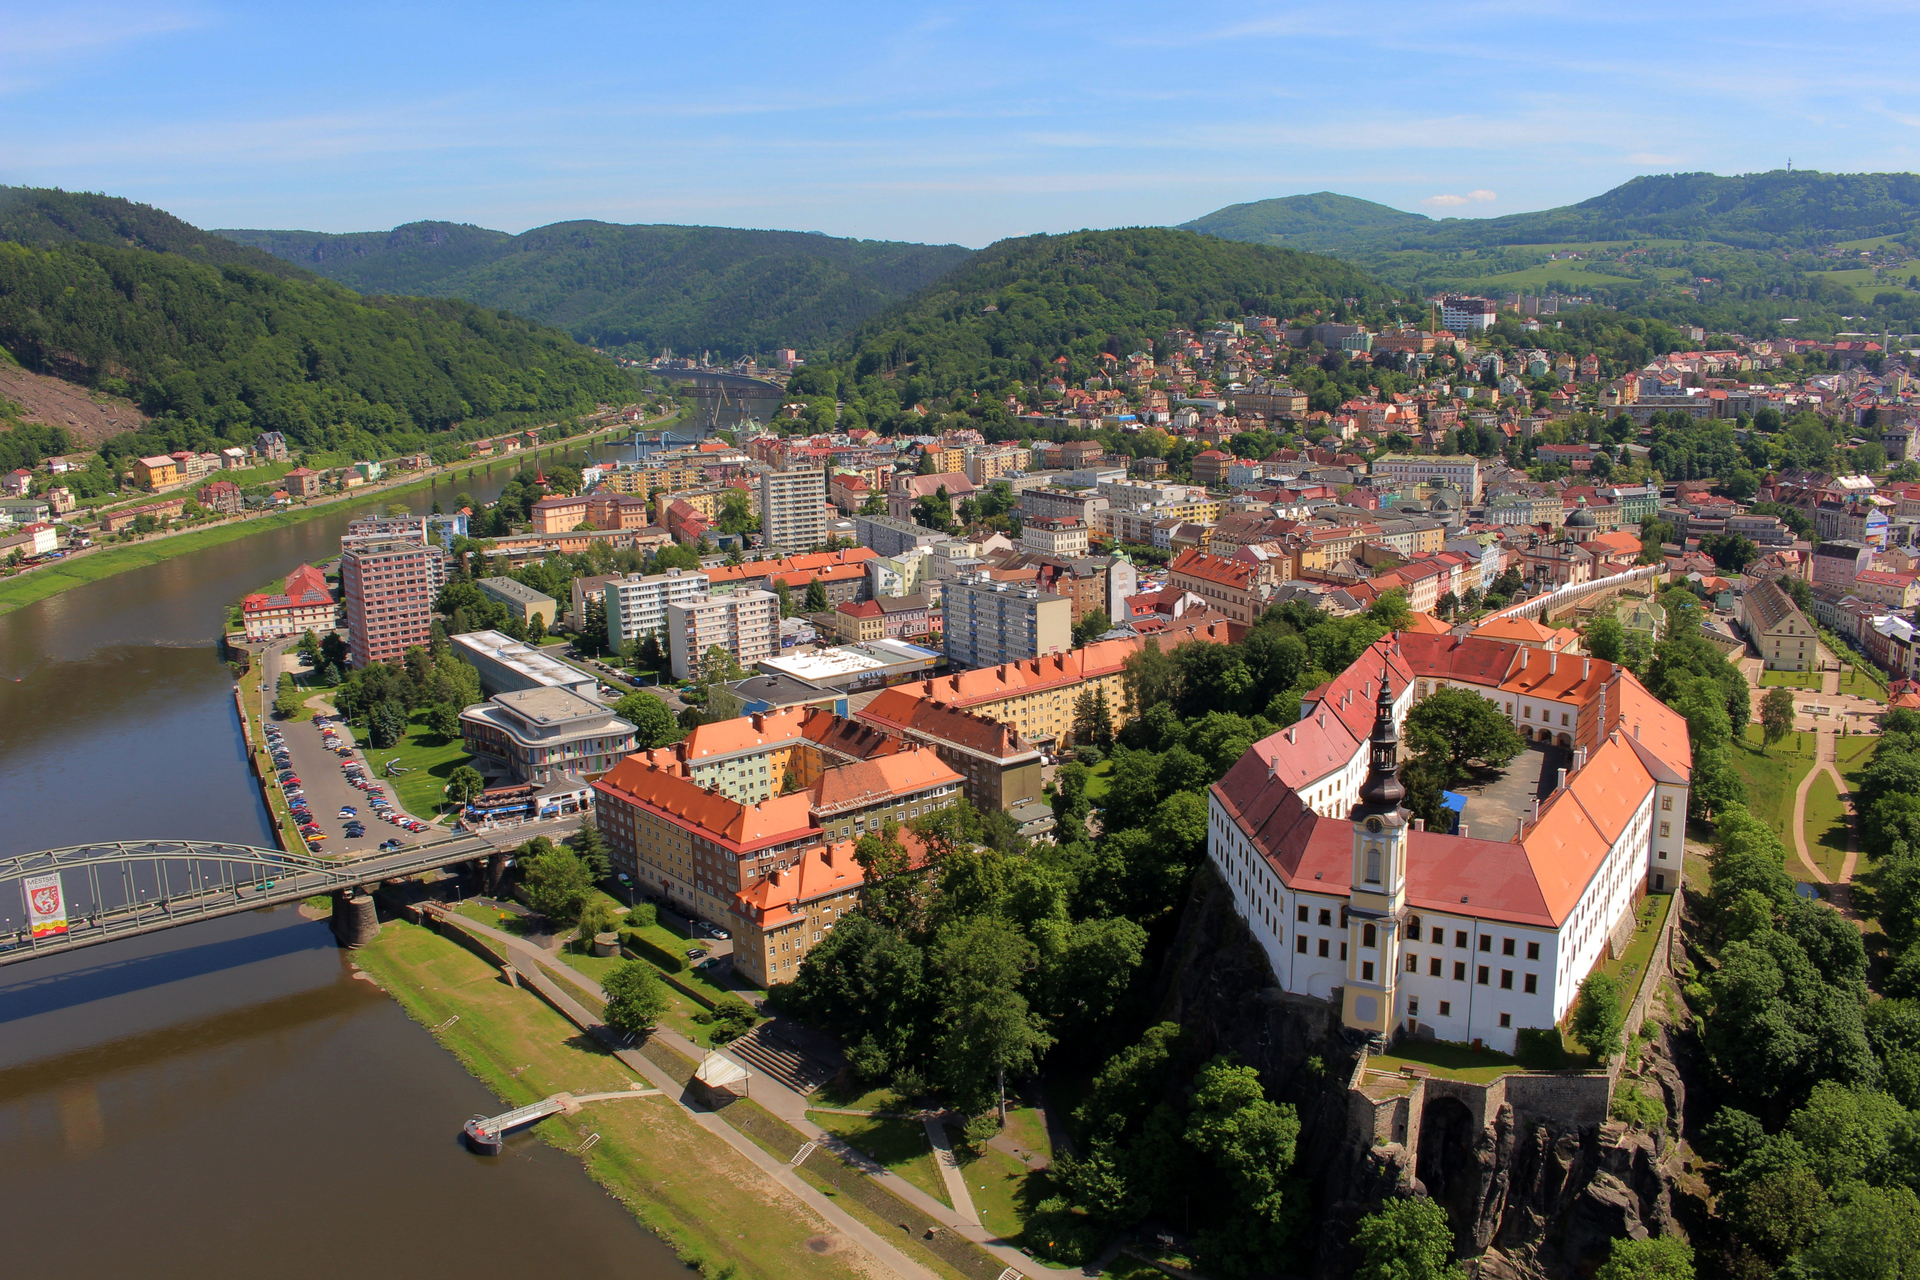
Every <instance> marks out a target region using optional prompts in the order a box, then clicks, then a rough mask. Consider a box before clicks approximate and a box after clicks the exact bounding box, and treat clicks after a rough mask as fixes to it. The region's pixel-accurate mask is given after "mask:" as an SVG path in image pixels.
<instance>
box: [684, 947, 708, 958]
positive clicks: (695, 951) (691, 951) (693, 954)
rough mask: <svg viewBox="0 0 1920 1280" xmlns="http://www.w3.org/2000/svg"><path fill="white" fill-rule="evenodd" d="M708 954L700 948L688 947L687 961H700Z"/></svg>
mask: <svg viewBox="0 0 1920 1280" xmlns="http://www.w3.org/2000/svg"><path fill="white" fill-rule="evenodd" d="M706 954H707V953H706V952H704V951H702V950H701V949H700V948H699V947H688V948H687V959H689V960H698V959H700V957H702V956H704V955H706Z"/></svg>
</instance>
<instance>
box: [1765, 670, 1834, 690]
mask: <svg viewBox="0 0 1920 1280" xmlns="http://www.w3.org/2000/svg"><path fill="white" fill-rule="evenodd" d="M1774 685H1785V686H1786V687H1787V688H1789V689H1818V688H1819V687H1820V673H1819V672H1818V671H1762V672H1761V673H1760V687H1761V688H1763V689H1766V688H1771V687H1772V686H1774Z"/></svg>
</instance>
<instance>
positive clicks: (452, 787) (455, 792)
mask: <svg viewBox="0 0 1920 1280" xmlns="http://www.w3.org/2000/svg"><path fill="white" fill-rule="evenodd" d="M486 787H487V780H486V778H485V777H483V776H482V775H481V773H480V771H479V770H478V769H476V768H474V767H473V766H472V765H470V764H463V765H461V766H460V767H459V768H457V769H455V770H454V771H453V772H452V773H451V774H450V775H448V777H447V796H448V798H449V799H451V800H452V801H453V802H454V803H455V804H465V803H467V801H469V800H471V799H473V798H474V797H475V796H477V795H479V794H480V793H481V792H482V791H484V790H486Z"/></svg>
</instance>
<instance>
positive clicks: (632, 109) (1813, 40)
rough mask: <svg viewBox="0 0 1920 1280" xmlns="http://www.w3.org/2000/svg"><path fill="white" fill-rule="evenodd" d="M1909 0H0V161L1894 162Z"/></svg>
mask: <svg viewBox="0 0 1920 1280" xmlns="http://www.w3.org/2000/svg"><path fill="white" fill-rule="evenodd" d="M1912 12H1913V11H1912V6H1911V4H1899V5H1896V4H1890V3H1879V2H1877V0H1865V2H1863V3H1854V4H1850V5H1847V6H1835V7H1834V8H1833V9H1830V10H1829V9H1825V8H1824V7H1823V6H1807V5H1791V6H1789V5H1785V4H1778V3H1774V2H1773V0H1758V2H1755V3H1742V4H1730V3H1699V4H1684V5H1663V6H1650V5H1642V4H1636V3H1631V2H1626V3H1614V4H1605V5H1600V4H1565V3H1562V4H1555V3H1553V2H1552V0H1529V2H1528V3H1524V4H1521V3H1473V2H1471V0H1469V2H1467V3H1463V4H1456V5H1451V6H1434V5H1431V4H1401V3H1397V2H1396V0H1384V2H1376V3H1372V4H1366V5H1339V4H1328V3H1316V4H1260V3H1250V4H1240V5H1232V4H1228V5H1220V4H1205V5H1196V4H1186V5H1182V4H1159V5H1150V4H1137V3H1106V4H1098V5H1095V4H1078V3H1074V4H1047V3H1038V4H1032V3H1029V4H998V3H994V4H932V5H925V4H914V3H887V4H877V3H841V4H817V5H808V4H784V5H764V4H740V3H734V4H725V5H713V4H707V5H701V4H678V5H672V6H667V5H660V4H655V3H644V2H643V3H629V4H626V5H620V6H611V5H552V4H549V5H533V6H528V5H519V6H513V7H506V6H494V5H488V4H467V5H443V4H405V3H390V4H381V5H365V4H341V5H331V6H315V5H300V6H293V5H282V4H275V3H267V2H262V3H250V4H245V5H241V4H234V3H221V2H217V0H207V2H202V0H144V2H143V3H142V4H140V5H137V6H136V5H131V4H113V3H106V4H100V3H94V0H73V2H72V3H62V4H59V5H48V4H46V3H44V0H40V2H39V3H17V2H16V0H0V181H4V182H7V183H16V184H17V183H25V184H31V185H57V186H63V187H66V188H69V189H74V190H97V191H106V192H109V193H112V194H116V195H125V196H129V197H132V198H135V199H139V200H144V201H147V202H150V203H152V204H156V205H159V206H161V207H162V208H165V209H168V210H170V211H172V212H174V213H177V214H179V215H180V216H182V217H184V218H186V219H188V220H189V221H191V222H194V223H197V224H199V225H201V226H207V227H218V226H242V227H277V228H303V229H308V230H320V231H360V230H373V229H385V228H387V227H391V226H394V225H396V224H398V223H401V222H407V221H412V220H414V219H420V218H444V219H449V220H453V221H461V222H473V223H478V224H480V225H483V226H489V227H497V228H500V229H503V230H507V231H521V230H525V229H526V228H528V227H533V226H539V225H542V224H544V223H548V222H555V221H561V220H565V219H569V218H600V219H604V220H607V221H614V222H681V223H708V224H715V225H723V226H748V227H781V228H791V229H798V230H817V231H825V232H829V233H831V234H835V235H853V236H865V237H871V238H884V239H901V240H921V241H938V242H945V241H957V242H959V243H962V244H967V245H974V246H978V245H983V244H986V243H988V242H990V241H992V240H995V239H998V238H999V237H1002V236H1007V235H1020V234H1026V233H1030V232H1035V231H1064V230H1071V229H1075V228H1079V227H1108V226H1122V225H1131V224H1142V223H1152V224H1158V223H1175V222H1181V221H1185V220H1187V219H1189V218H1193V217H1197V216H1199V215H1200V214H1203V213H1206V212H1209V211H1211V210H1213V209H1215V208H1218V207H1220V206H1222V205H1225V204H1231V203H1235V202H1238V201H1243V200H1257V199H1262V198H1265V197H1268V196H1278V195H1289V194H1293V193H1296V192H1305V191H1319V190H1334V191H1340V192H1345V193H1347V194H1351V195H1356V196H1361V197H1365V198H1367V199H1372V200H1379V201H1382V202H1384V203H1387V204H1391V205H1395V206H1397V207H1399V208H1403V209H1411V210H1415V211H1419V212H1424V213H1432V214H1436V215H1452V216H1474V217H1479V216H1488V215H1493V214H1501V213H1513V212H1519V211H1522V210H1528V209H1540V208H1547V207H1551V206H1554V205H1558V204H1564V203H1568V202H1571V201H1574V200H1579V199H1583V198H1585V197H1587V196H1590V195H1595V194H1597V193H1599V192H1601V191H1603V190H1605V189H1607V188H1608V187H1611V186H1614V185H1616V184H1617V183H1619V182H1622V181H1624V180H1626V179H1627V178H1629V177H1632V176H1633V175H1635V174H1639V173H1663V172H1672V171H1675V170H1710V171H1714V172H1719V173H1740V172H1749V171H1755V170H1763V169H1771V168H1777V167H1780V166H1782V165H1783V164H1785V162H1786V159H1787V157H1788V156H1792V157H1793V159H1794V162H1795V164H1796V165H1797V166H1799V167H1803V168H1818V169H1827V170H1834V171H1859V170H1883V169H1910V168H1916V167H1920V165H1916V154H1915V153H1916V150H1920V78H1916V77H1915V76H1913V75H1912V73H1911V71H1906V70H1903V68H1902V66H1901V59H1902V57H1903V56H1904V55H1906V54H1907V53H1908V51H1909V50H1910V49H1911V47H1912V40H1911V36H1912V28H1911V19H1912Z"/></svg>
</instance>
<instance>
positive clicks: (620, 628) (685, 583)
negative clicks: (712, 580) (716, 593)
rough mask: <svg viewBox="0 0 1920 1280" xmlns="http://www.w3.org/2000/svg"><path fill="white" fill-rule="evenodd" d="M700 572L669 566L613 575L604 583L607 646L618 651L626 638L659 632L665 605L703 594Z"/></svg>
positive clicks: (703, 580) (663, 626)
mask: <svg viewBox="0 0 1920 1280" xmlns="http://www.w3.org/2000/svg"><path fill="white" fill-rule="evenodd" d="M707 586H708V579H707V575H706V574H704V573H693V572H690V571H688V570H685V569H669V570H667V571H666V572H665V573H654V574H638V573H630V574H628V575H627V576H626V577H624V578H614V579H611V580H609V581H608V583H607V585H606V592H607V647H608V648H610V649H613V650H615V651H618V650H619V648H620V646H621V645H623V644H625V643H626V642H627V641H629V640H638V639H639V638H640V637H642V636H647V635H655V636H658V635H662V634H663V633H664V632H665V631H666V627H667V606H668V605H670V604H688V603H690V602H692V601H694V600H698V599H700V598H701V597H703V596H705V595H706V594H707Z"/></svg>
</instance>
